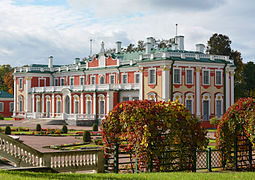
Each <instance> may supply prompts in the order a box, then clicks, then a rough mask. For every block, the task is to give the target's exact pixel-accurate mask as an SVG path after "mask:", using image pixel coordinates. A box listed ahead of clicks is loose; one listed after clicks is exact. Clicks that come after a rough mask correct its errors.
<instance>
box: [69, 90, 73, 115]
mask: <svg viewBox="0 0 255 180" xmlns="http://www.w3.org/2000/svg"><path fill="white" fill-rule="evenodd" d="M72 104H73V97H72V94H71V95H70V113H69V114H73V112H72Z"/></svg>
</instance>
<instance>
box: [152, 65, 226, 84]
mask: <svg viewBox="0 0 255 180" xmlns="http://www.w3.org/2000/svg"><path fill="white" fill-rule="evenodd" d="M193 74H194V73H193V69H186V73H185V75H186V84H193V83H194V75H193ZM202 76H203V82H202V83H203V85H210V70H208V69H206V70H203V74H202ZM173 79H174V84H181V69H177V68H175V69H174V78H173ZM149 84H156V69H155V68H153V69H149ZM215 84H216V85H222V71H220V70H216V71H215Z"/></svg>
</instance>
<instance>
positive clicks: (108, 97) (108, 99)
mask: <svg viewBox="0 0 255 180" xmlns="http://www.w3.org/2000/svg"><path fill="white" fill-rule="evenodd" d="M106 101H107V103H106V106H107V107H106V110H107V111H106V114H108V113H109V111H110V92H107V95H106Z"/></svg>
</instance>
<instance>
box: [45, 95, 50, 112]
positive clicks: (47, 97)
mask: <svg viewBox="0 0 255 180" xmlns="http://www.w3.org/2000/svg"><path fill="white" fill-rule="evenodd" d="M45 98H46V106H45V107H46V109H45V112H47V110H48V108H47V105H48V102H50V111H49V112H47V113H51V97H50V96H49V95H47V96H46V97H45Z"/></svg>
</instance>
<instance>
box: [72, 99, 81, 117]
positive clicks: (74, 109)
mask: <svg viewBox="0 0 255 180" xmlns="http://www.w3.org/2000/svg"><path fill="white" fill-rule="evenodd" d="M73 102H74V103H73V106H74V107H73V113H74V114H79V113H80V104H79V102H80V97H79V96H78V95H74V96H73ZM76 102H78V111H77V113H76V110H77V109H76V106H75V103H76Z"/></svg>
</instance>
